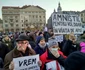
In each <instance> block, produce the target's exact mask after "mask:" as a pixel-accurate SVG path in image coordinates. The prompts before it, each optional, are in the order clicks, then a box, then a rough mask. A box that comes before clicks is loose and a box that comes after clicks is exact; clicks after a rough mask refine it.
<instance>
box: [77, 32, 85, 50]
mask: <svg viewBox="0 0 85 70" xmlns="http://www.w3.org/2000/svg"><path fill="white" fill-rule="evenodd" d="M83 41H85V31H84V32H83V34H82V35H81V36H79V37H78V39H77V49H78V50H79V51H80V50H81V47H80V45H79V43H80V42H83Z"/></svg>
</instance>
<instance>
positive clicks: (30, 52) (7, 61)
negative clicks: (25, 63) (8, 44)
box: [4, 48, 35, 70]
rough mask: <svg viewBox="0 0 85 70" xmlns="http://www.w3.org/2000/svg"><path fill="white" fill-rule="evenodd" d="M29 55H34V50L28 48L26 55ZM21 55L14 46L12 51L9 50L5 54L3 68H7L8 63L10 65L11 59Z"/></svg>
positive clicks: (6, 69)
mask: <svg viewBox="0 0 85 70" xmlns="http://www.w3.org/2000/svg"><path fill="white" fill-rule="evenodd" d="M29 55H35V51H34V50H33V49H31V48H28V56H29ZM21 56H23V55H22V54H21V53H20V52H19V51H18V50H17V48H14V49H13V50H12V51H10V52H9V53H8V54H7V55H6V56H5V60H4V69H5V70H9V65H10V63H11V61H12V60H13V58H17V57H21Z"/></svg>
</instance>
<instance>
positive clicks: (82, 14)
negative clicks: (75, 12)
mask: <svg viewBox="0 0 85 70" xmlns="http://www.w3.org/2000/svg"><path fill="white" fill-rule="evenodd" d="M80 16H81V21H82V23H85V10H83V11H81V12H80Z"/></svg>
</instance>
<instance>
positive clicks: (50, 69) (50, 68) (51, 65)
mask: <svg viewBox="0 0 85 70" xmlns="http://www.w3.org/2000/svg"><path fill="white" fill-rule="evenodd" d="M46 70H57V67H56V61H51V62H48V63H46Z"/></svg>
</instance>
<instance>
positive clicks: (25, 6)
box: [21, 5, 45, 10]
mask: <svg viewBox="0 0 85 70" xmlns="http://www.w3.org/2000/svg"><path fill="white" fill-rule="evenodd" d="M32 6H34V5H24V6H23V7H21V9H25V8H28V7H32ZM34 7H37V8H40V9H42V10H45V9H43V8H41V7H40V6H34Z"/></svg>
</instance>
